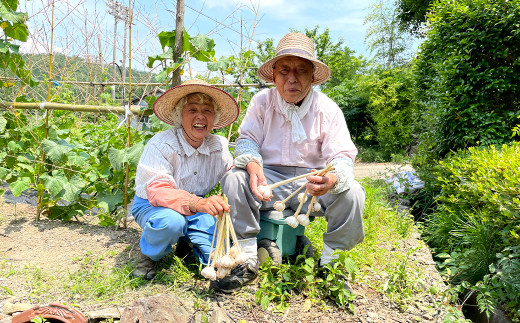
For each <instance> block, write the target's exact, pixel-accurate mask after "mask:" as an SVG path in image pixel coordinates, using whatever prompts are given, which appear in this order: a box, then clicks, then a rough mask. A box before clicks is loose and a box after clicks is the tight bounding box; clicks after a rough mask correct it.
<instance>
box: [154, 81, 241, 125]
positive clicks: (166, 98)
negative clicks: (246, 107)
mask: <svg viewBox="0 0 520 323" xmlns="http://www.w3.org/2000/svg"><path fill="white" fill-rule="evenodd" d="M196 92H200V93H204V94H207V95H209V96H210V97H211V98H212V99H213V100H214V101H215V103H216V104H217V107H218V110H219V111H220V116H219V118H218V120H217V122H216V123H215V124H214V125H213V129H218V128H224V127H226V126H229V125H230V124H232V123H233V122H235V120H236V119H237V118H238V114H239V113H240V109H239V108H238V104H237V102H236V101H235V99H233V97H232V96H231V95H229V94H227V93H226V92H225V91H223V90H221V89H218V88H216V87H213V86H211V85H210V84H209V83H207V82H205V81H203V80H199V79H191V80H188V81H186V82H184V83H182V84H181V85H178V86H175V87H172V88H171V89H169V90H168V91H166V92H164V93H163V94H162V95H161V96H160V97H159V98H157V100H155V102H154V104H153V112H154V113H155V115H156V116H157V118H159V119H160V120H161V121H163V122H165V123H167V124H170V125H174V126H177V125H180V124H181V123H182V120H180V119H179V118H181V113H177V112H176V111H175V106H176V105H177V103H178V102H179V100H180V99H182V98H183V97H184V96H186V95H188V94H191V93H196ZM215 112H216V111H215Z"/></svg>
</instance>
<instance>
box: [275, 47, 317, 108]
mask: <svg viewBox="0 0 520 323" xmlns="http://www.w3.org/2000/svg"><path fill="white" fill-rule="evenodd" d="M273 80H274V84H275V85H276V89H277V90H278V93H280V96H281V97H282V98H283V99H284V100H285V101H287V102H289V103H299V102H301V101H302V100H303V99H304V98H305V96H306V95H307V93H309V90H310V89H311V86H310V85H311V83H312V80H313V70H312V63H311V62H310V61H309V60H306V59H304V58H300V57H296V56H287V57H284V58H281V59H279V60H278V61H277V62H276V65H275V68H274V70H273Z"/></svg>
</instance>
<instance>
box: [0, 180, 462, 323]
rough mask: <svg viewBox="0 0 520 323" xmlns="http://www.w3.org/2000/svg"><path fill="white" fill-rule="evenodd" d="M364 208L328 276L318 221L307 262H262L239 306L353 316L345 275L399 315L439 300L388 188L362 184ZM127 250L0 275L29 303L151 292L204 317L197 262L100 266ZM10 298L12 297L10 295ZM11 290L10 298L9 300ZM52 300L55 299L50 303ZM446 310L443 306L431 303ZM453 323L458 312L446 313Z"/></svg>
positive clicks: (92, 304) (129, 297)
mask: <svg viewBox="0 0 520 323" xmlns="http://www.w3.org/2000/svg"><path fill="white" fill-rule="evenodd" d="M362 184H363V186H364V188H365V190H366V203H365V212H364V226H365V233H366V236H365V241H364V242H363V243H361V244H359V245H358V246H356V247H355V248H354V249H353V250H351V251H348V252H341V253H339V257H340V261H339V262H338V263H337V264H336V265H335V267H331V268H330V275H331V276H330V277H329V276H325V277H318V276H317V275H316V266H317V261H318V259H319V257H320V256H321V250H322V235H323V233H324V232H325V231H326V225H327V224H326V222H325V220H324V219H323V218H316V219H315V221H313V222H312V223H311V224H310V225H309V226H308V227H307V229H306V235H307V237H308V238H309V239H310V240H311V242H312V244H313V246H314V250H315V253H314V257H313V258H310V259H304V257H303V256H301V257H298V258H297V259H296V260H292V261H288V262H287V263H284V264H282V265H279V266H272V265H271V264H269V263H266V264H264V265H263V266H262V268H261V272H260V277H259V282H260V284H259V287H258V289H257V292H256V294H255V295H254V297H253V295H251V293H250V292H248V291H246V290H244V291H241V292H240V293H242V294H241V295H243V298H242V299H243V300H244V301H245V302H246V303H247V302H249V303H251V304H252V303H254V302H255V301H256V302H257V303H258V304H260V305H261V306H262V307H263V308H264V309H268V310H271V311H274V312H283V311H284V310H285V309H287V308H288V306H289V303H290V302H291V303H294V302H295V301H296V302H298V303H300V304H303V306H304V308H307V307H310V306H315V307H317V308H322V309H323V310H326V309H327V308H328V306H330V303H328V302H326V300H327V299H333V300H334V301H335V302H336V305H337V306H339V307H342V308H344V309H346V310H350V311H351V312H353V311H354V308H353V300H354V298H355V296H354V295H351V294H350V293H349V292H348V291H347V290H346V289H344V288H343V286H342V285H341V286H339V285H338V283H337V281H338V279H337V277H339V275H340V274H347V275H348V277H349V279H350V280H351V282H353V283H355V284H357V283H362V284H365V285H367V286H368V287H370V288H372V289H374V290H376V291H378V292H380V293H384V294H386V295H387V296H388V297H389V298H390V299H391V300H393V301H394V303H395V304H397V305H398V306H399V307H401V308H402V309H406V308H407V307H408V306H410V305H411V304H412V303H413V300H414V299H417V297H418V296H417V295H419V294H420V295H423V296H419V297H426V296H432V297H435V298H439V299H440V298H442V296H443V294H442V293H443V292H445V290H443V289H442V288H441V287H437V286H429V285H428V283H427V282H425V279H424V277H423V273H422V272H421V270H420V266H419V264H417V261H416V260H414V257H413V254H414V253H415V252H416V251H417V250H418V249H420V248H423V247H424V245H422V244H419V245H415V246H410V245H407V244H406V243H405V242H406V241H407V239H408V238H409V237H410V236H411V235H412V234H413V233H414V232H416V230H417V227H416V226H415V224H414V223H413V220H412V219H411V218H410V217H408V216H406V215H403V214H402V213H399V214H398V213H397V212H396V211H395V210H394V208H393V206H392V205H390V204H389V202H387V196H388V187H387V186H386V184H384V183H383V182H381V181H373V180H365V181H363V183H362ZM128 252H129V250H125V251H123V253H124V254H123V255H121V254H117V253H116V252H113V251H112V252H107V253H106V254H103V255H95V254H93V253H91V252H85V254H84V255H83V257H81V258H78V259H76V261H77V263H78V264H79V268H78V269H77V270H74V271H64V270H62V269H59V268H57V270H56V272H55V273H54V274H50V273H44V272H42V271H41V270H39V269H38V268H36V267H28V268H23V269H20V268H14V267H13V266H12V265H8V264H7V262H6V261H5V260H4V261H2V262H0V277H5V278H7V279H8V280H9V279H11V278H13V279H14V278H16V279H22V280H24V281H25V290H24V291H23V293H27V295H28V296H27V297H28V298H29V299H30V301H31V302H35V303H48V302H61V303H63V304H67V305H72V306H78V307H82V308H90V309H94V308H99V307H103V306H107V305H122V304H128V303H129V302H131V301H133V300H135V299H138V298H140V297H145V296H150V295H154V294H157V293H178V294H182V295H184V296H183V297H185V296H186V295H189V296H190V298H192V299H194V300H195V301H194V303H193V306H194V307H195V309H196V310H197V311H198V312H199V313H201V314H202V315H203V316H204V315H207V313H208V312H209V311H210V308H211V306H210V304H209V303H208V302H209V301H210V299H209V297H208V296H211V295H212V292H211V291H208V290H207V282H206V281H205V280H204V278H203V277H202V276H201V275H200V270H201V269H202V268H201V267H200V265H199V264H197V263H194V262H190V261H183V260H182V259H179V258H177V257H176V256H174V255H169V256H167V257H165V258H164V259H162V260H161V261H160V263H159V269H158V274H157V276H156V277H155V278H154V279H153V280H152V281H146V280H143V279H141V278H134V277H133V276H132V275H131V272H132V270H133V269H134V268H135V263H134V260H130V261H126V263H123V264H122V265H121V266H116V267H113V266H107V265H104V264H103V263H104V260H106V259H109V258H116V257H117V258H118V259H130V256H129V255H128ZM11 291H12V290H10V289H9V285H8V286H0V296H1V295H7V294H10V292H11ZM12 292H14V291H12ZM18 293H19V291H18V292H17V294H18ZM57 296H59V298H57ZM439 306H448V307H450V305H449V304H444V305H443V304H439ZM450 315H452V316H453V317H454V318H455V319H453V320H452V321H457V320H459V319H460V317H459V315H458V312H457V311H453V313H450Z"/></svg>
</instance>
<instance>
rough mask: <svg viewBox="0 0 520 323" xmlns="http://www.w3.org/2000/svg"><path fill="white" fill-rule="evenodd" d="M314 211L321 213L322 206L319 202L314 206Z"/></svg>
mask: <svg viewBox="0 0 520 323" xmlns="http://www.w3.org/2000/svg"><path fill="white" fill-rule="evenodd" d="M312 211H314V212H320V211H321V204H320V203H318V202H316V203H314V205H313V206H312Z"/></svg>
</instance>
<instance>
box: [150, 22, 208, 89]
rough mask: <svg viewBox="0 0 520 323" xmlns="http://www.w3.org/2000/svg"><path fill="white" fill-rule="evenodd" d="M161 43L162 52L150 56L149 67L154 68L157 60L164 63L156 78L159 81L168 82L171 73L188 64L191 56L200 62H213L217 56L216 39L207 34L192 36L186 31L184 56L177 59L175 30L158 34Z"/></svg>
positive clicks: (183, 44)
mask: <svg viewBox="0 0 520 323" xmlns="http://www.w3.org/2000/svg"><path fill="white" fill-rule="evenodd" d="M158 37H159V42H160V43H161V47H162V50H163V51H164V52H163V53H162V54H159V55H155V56H150V57H148V64H147V66H148V67H149V68H152V67H153V66H154V64H155V62H156V61H159V62H161V63H162V64H163V70H162V71H161V72H159V74H158V75H157V76H156V79H157V80H159V82H163V83H166V84H168V83H169V80H170V78H171V73H172V72H173V71H174V70H176V69H178V68H181V71H182V67H183V66H184V65H185V64H187V62H188V61H189V58H190V57H193V58H195V59H196V60H198V61H200V62H211V60H212V58H213V57H214V56H215V49H214V47H215V41H214V40H213V39H211V38H209V37H208V36H206V35H196V36H193V37H191V36H190V35H189V34H188V33H187V32H186V31H184V33H183V41H182V52H183V54H182V56H181V57H179V58H178V60H177V61H175V60H174V48H175V30H173V31H162V32H160V33H159V35H158Z"/></svg>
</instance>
